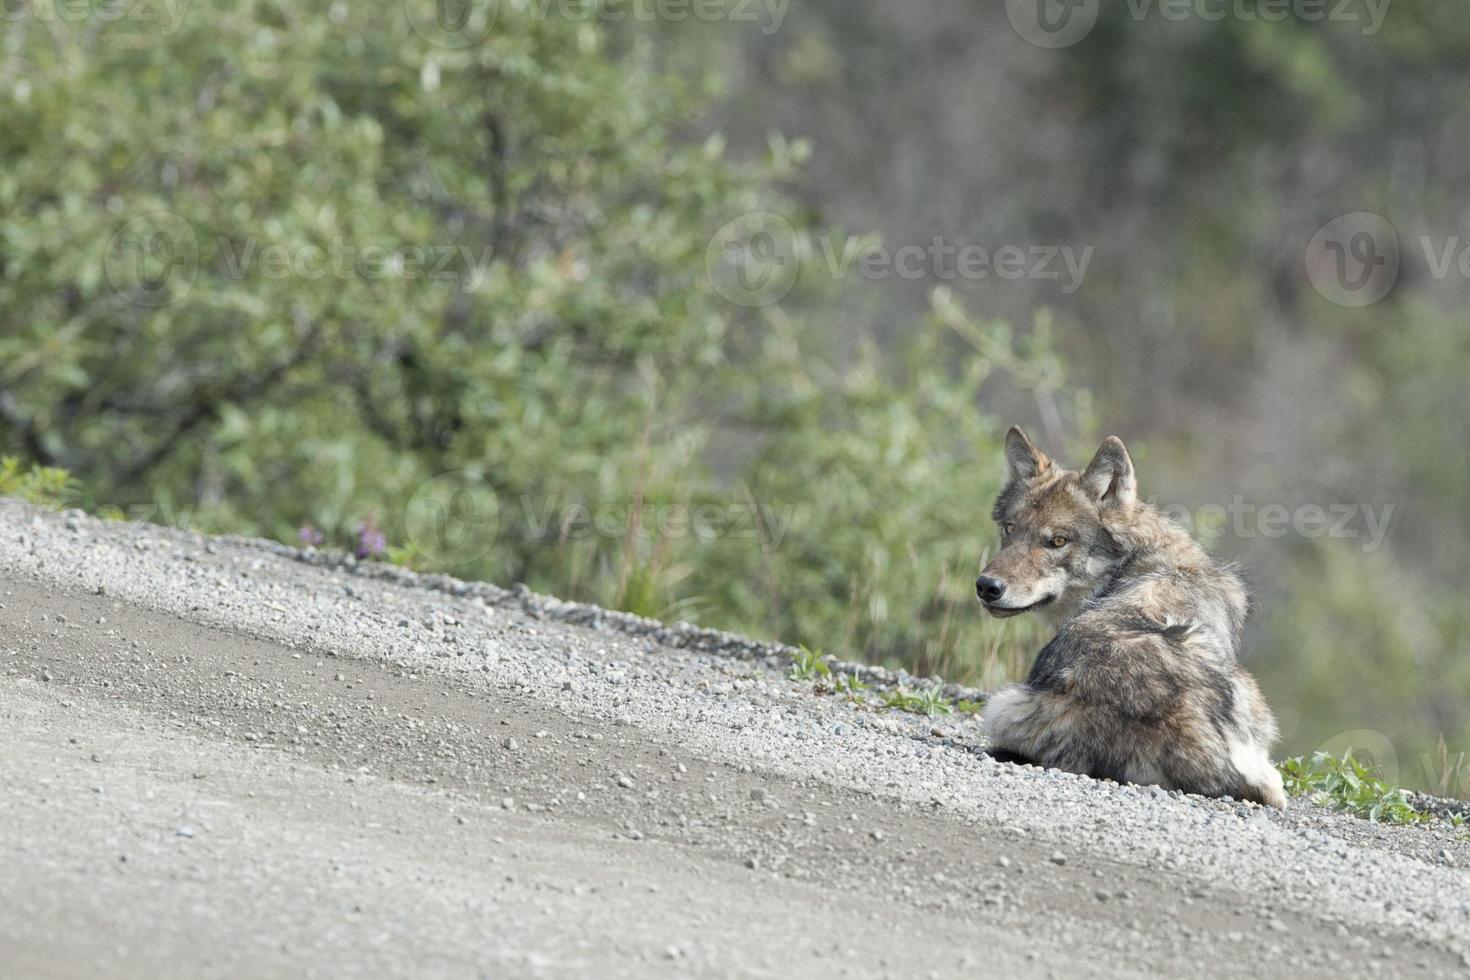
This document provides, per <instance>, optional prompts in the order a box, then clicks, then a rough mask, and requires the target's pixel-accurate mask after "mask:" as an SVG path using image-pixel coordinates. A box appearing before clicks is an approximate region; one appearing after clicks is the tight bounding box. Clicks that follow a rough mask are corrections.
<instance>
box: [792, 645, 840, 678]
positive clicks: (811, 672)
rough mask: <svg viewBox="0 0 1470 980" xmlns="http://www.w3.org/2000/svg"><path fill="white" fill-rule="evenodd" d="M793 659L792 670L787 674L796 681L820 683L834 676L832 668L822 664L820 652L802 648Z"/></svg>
mask: <svg viewBox="0 0 1470 980" xmlns="http://www.w3.org/2000/svg"><path fill="white" fill-rule="evenodd" d="M791 659H792V663H791V670H789V671H788V672H787V676H788V677H790V678H791V679H792V680H794V681H819V680H822V679H823V678H826V677H830V676H832V668H831V667H828V666H827V665H826V664H825V663H823V662H822V651H820V650H808V649H807V648H806V647H802V648H801V649H799V650H797V651H796V655H795V656H793V657H792V658H791Z"/></svg>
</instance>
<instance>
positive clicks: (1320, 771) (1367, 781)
mask: <svg viewBox="0 0 1470 980" xmlns="http://www.w3.org/2000/svg"><path fill="white" fill-rule="evenodd" d="M1276 768H1277V769H1278V770H1279V771H1280V772H1281V778H1282V779H1283V780H1284V781H1285V783H1286V791H1287V792H1288V793H1290V794H1291V795H1292V796H1307V797H1310V798H1311V801H1312V802H1313V803H1315V804H1317V805H1318V806H1325V807H1328V808H1329V809H1332V810H1336V811H1338V812H1339V813H1351V814H1353V815H1354V816H1359V817H1364V818H1366V819H1368V820H1373V821H1378V822H1381V823H1398V824H1412V823H1429V822H1432V821H1434V820H1435V819H1437V818H1436V817H1435V816H1434V815H1433V814H1430V813H1425V812H1423V811H1422V810H1419V809H1418V808H1416V807H1415V806H1414V805H1413V804H1412V803H1410V802H1409V798H1408V795H1407V794H1406V793H1405V792H1404V790H1403V789H1401V788H1399V787H1397V786H1390V785H1389V784H1388V783H1386V782H1384V781H1383V780H1382V779H1381V778H1379V776H1378V775H1377V774H1376V773H1375V772H1374V771H1373V769H1371V768H1370V767H1369V766H1368V765H1366V764H1364V763H1363V762H1362V761H1361V760H1359V759H1356V758H1354V757H1353V753H1352V750H1351V749H1349V750H1348V751H1347V752H1345V753H1344V754H1343V756H1342V758H1341V759H1339V758H1337V757H1336V756H1333V755H1329V754H1328V753H1326V752H1318V753H1316V754H1315V755H1313V756H1312V757H1311V758H1310V759H1308V758H1306V757H1304V756H1297V757H1296V758H1294V759H1287V760H1286V761H1285V762H1282V763H1281V764H1280V765H1279V766H1277V767H1276Z"/></svg>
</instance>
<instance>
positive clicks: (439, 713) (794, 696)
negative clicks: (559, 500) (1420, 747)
mask: <svg viewBox="0 0 1470 980" xmlns="http://www.w3.org/2000/svg"><path fill="white" fill-rule="evenodd" d="M0 606H3V608H0V735H3V738H0V780H3V786H4V791H3V794H0V882H3V883H4V884H3V888H0V963H3V964H6V966H5V967H4V968H3V969H0V972H3V973H5V974H6V975H13V976H20V977H31V976H48V977H49V976H58V977H98V976H139V977H143V976H148V977H155V976H179V977H200V976H230V977H241V976H276V975H283V974H287V973H290V974H304V975H309V976H334V977H335V976H383V975H390V974H395V975H412V976H415V977H419V976H456V977H463V976H484V977H507V976H590V975H596V976H608V977H614V976H638V977H644V976H658V975H668V976H680V977H683V976H772V977H778V976H779V977H792V976H893V977H912V976H920V977H922V976H939V977H947V976H952V975H957V974H959V973H960V972H961V971H963V972H965V973H968V974H973V975H980V976H1006V977H1011V976H1017V977H1027V976H1064V977H1072V976H1131V975H1166V976H1182V977H1194V976H1200V977H1205V976H1210V977H1215V976H1252V977H1259V976H1263V975H1264V976H1302V977H1314V976H1323V977H1327V976H1343V975H1351V976H1363V975H1370V976H1371V975H1383V976H1392V977H1401V976H1402V977H1420V976H1423V977H1431V976H1464V975H1467V974H1470V876H1467V871H1466V870H1463V869H1466V868H1470V842H1467V841H1465V840H1463V839H1460V838H1458V837H1457V836H1456V835H1454V834H1452V833H1450V832H1447V831H1444V830H1440V829H1433V828H1418V827H1416V828H1397V827H1381V826H1377V825H1374V824H1370V823H1367V822H1364V821H1360V820H1356V819H1353V818H1349V817H1343V816H1338V815H1334V814H1331V813H1327V812H1324V811H1321V810H1318V809H1316V808H1313V807H1312V806H1310V805H1308V804H1307V803H1305V802H1302V801H1293V803H1292V805H1291V807H1290V808H1289V809H1287V810H1286V811H1285V812H1279V813H1278V812H1275V811H1269V810H1266V809H1262V808H1258V807H1255V806H1252V805H1249V804H1240V803H1226V802H1222V801H1218V800H1205V799H1200V798H1195V797H1186V796H1181V795H1178V794H1169V793H1164V792H1161V791H1158V790H1153V789H1142V788H1138V787H1128V786H1117V785H1113V784H1110V783H1099V782H1095V781H1092V780H1087V779H1083V778H1080V777H1073V776H1070V775H1067V774H1063V773H1056V772H1048V771H1043V770H1037V769H1032V768H1030V767H1021V766H1012V765H1004V764H1000V763H996V762H994V761H993V760H991V759H989V758H988V757H986V756H985V755H984V754H983V753H981V752H980V751H978V749H979V739H978V730H977V728H976V726H975V725H974V723H973V721H972V720H971V719H969V718H967V717H963V716H944V717H941V718H938V719H926V718H922V717H918V716H914V715H907V714H902V713H898V712H893V711H884V710H875V709H873V708H871V707H865V706H859V705H854V704H852V703H849V702H848V701H847V699H845V698H843V697H840V696H837V695H833V694H819V693H817V692H816V691H814V689H813V686H812V685H811V684H809V683H799V682H796V681H792V680H790V679H788V677H787V668H788V666H789V660H788V658H787V656H786V653H785V652H784V651H783V650H781V649H780V648H777V647H772V646H766V645H761V644H756V643H752V642H749V641H746V640H742V639H740V638H737V637H729V636H724V635H722V634H716V633H711V632H708V631H700V630H693V629H690V628H675V627H664V626H660V625H658V624H651V623H647V622H645V621H641V620H635V619H633V618H631V617H627V616H622V615H619V614H614V613H607V612H605V611H602V610H595V609H591V608H589V607H582V606H576V605H573V604H569V603H563V602H559V601H557V600H553V599H548V598H545V597H539V596H535V595H532V594H530V593H528V592H526V591H525V590H503V589H499V588H496V587H493V586H488V585H479V584H466V583H461V582H456V581H454V580H452V579H448V578H444V577H442V576H440V577H420V576H416V575H413V574H412V573H408V572H404V571H402V570H400V569H395V568H389V567H384V566H379V565H372V564H364V565H358V564H356V563H353V562H351V561H350V560H348V561H345V562H344V561H343V560H342V559H341V557H339V556H328V555H320V554H316V553H311V552H305V553H304V552H300V551H298V550H297V549H294V548H289V547H285V546H282V545H279V544H272V543H269V542H252V541H245V540H239V539H208V538H204V537H201V536H199V535H195V534H190V533H184V532H179V531H174V530H169V529H166V528H161V527H155V526H151V525H134V524H119V523H108V522H103V521H98V520H94V519H91V518H88V517H86V516H83V515H80V514H77V513H68V514H64V515H62V514H55V513H50V512H45V511H39V510H35V509H33V508H30V507H28V506H25V505H23V504H20V503H17V502H14V501H6V500H0ZM977 615H978V612H977ZM862 676H863V677H865V678H866V679H867V680H868V681H869V682H870V683H873V684H875V685H878V686H879V687H881V686H883V685H885V684H888V683H891V682H893V681H894V680H895V679H896V678H894V677H893V676H892V675H889V674H888V673H887V672H883V671H863V672H862Z"/></svg>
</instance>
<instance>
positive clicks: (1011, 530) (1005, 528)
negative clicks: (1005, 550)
mask: <svg viewBox="0 0 1470 980" xmlns="http://www.w3.org/2000/svg"><path fill="white" fill-rule="evenodd" d="M1000 533H1001V534H1004V535H1005V536H1006V537H1010V536H1011V535H1012V534H1015V533H1016V522H1015V521H1006V522H1005V523H1004V524H1002V525H1001V526H1000Z"/></svg>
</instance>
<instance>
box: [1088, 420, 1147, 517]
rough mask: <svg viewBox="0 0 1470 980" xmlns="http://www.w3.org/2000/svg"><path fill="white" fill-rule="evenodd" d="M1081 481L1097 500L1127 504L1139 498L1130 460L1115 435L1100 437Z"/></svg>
mask: <svg viewBox="0 0 1470 980" xmlns="http://www.w3.org/2000/svg"><path fill="white" fill-rule="evenodd" d="M1082 485H1083V486H1084V487H1086V488H1087V491H1088V492H1089V493H1091V494H1092V495H1093V497H1095V498H1096V499H1097V501H1098V503H1117V504H1122V505H1123V506H1125V507H1126V506H1128V505H1129V504H1131V503H1133V502H1134V501H1135V500H1137V499H1138V481H1137V479H1136V478H1135V477H1134V475H1133V460H1132V459H1130V458H1129V457H1128V449H1127V447H1125V446H1124V445H1123V440H1122V439H1119V438H1118V437H1117V436H1108V437H1107V438H1106V439H1104V440H1103V444H1102V446H1101V448H1099V449H1098V451H1097V455H1096V456H1094V457H1092V462H1090V463H1088V464H1087V469H1086V470H1085V471H1084V472H1083V474H1082Z"/></svg>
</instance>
